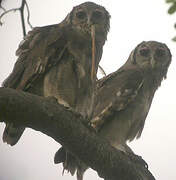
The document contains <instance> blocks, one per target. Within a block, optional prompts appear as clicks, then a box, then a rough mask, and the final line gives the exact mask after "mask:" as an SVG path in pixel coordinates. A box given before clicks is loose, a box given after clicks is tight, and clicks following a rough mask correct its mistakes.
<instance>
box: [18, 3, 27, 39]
mask: <svg viewBox="0 0 176 180" xmlns="http://www.w3.org/2000/svg"><path fill="white" fill-rule="evenodd" d="M25 3H26V0H22V3H21V7H20V8H19V11H20V17H21V24H22V29H23V36H25V35H26V27H25V21H24V7H25Z"/></svg>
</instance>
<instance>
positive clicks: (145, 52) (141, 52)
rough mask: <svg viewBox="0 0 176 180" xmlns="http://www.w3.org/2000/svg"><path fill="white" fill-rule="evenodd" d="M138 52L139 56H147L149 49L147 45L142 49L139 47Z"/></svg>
mask: <svg viewBox="0 0 176 180" xmlns="http://www.w3.org/2000/svg"><path fill="white" fill-rule="evenodd" d="M139 53H140V55H141V56H144V57H148V56H149V54H150V49H148V48H147V47H146V48H142V49H140V51H139Z"/></svg>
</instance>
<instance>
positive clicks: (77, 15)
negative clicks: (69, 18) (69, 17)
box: [76, 11, 86, 19]
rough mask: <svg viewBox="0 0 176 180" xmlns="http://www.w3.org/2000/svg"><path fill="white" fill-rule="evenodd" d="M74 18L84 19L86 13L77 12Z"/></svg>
mask: <svg viewBox="0 0 176 180" xmlns="http://www.w3.org/2000/svg"><path fill="white" fill-rule="evenodd" d="M76 17H77V18H78V19H85V18H86V13H85V12H84V11H79V12H77V13H76Z"/></svg>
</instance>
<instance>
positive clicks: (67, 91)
mask: <svg viewBox="0 0 176 180" xmlns="http://www.w3.org/2000/svg"><path fill="white" fill-rule="evenodd" d="M109 20H110V15H109V13H108V12H107V11H106V9H105V8H104V7H102V6H100V5H97V4H95V3H93V2H85V3H83V4H80V5H78V6H76V7H74V8H73V10H72V11H71V12H70V13H69V14H68V15H67V17H66V18H65V19H64V20H63V21H62V22H61V23H60V24H55V25H50V26H45V27H37V28H34V29H33V30H32V31H30V32H29V33H28V34H27V36H25V37H24V40H23V41H22V42H21V43H20V45H19V48H18V49H17V51H16V55H17V56H19V57H18V59H17V62H16V64H15V66H14V69H13V71H12V73H11V74H10V76H9V77H8V78H7V79H6V80H5V81H4V83H3V86H4V87H10V88H14V89H17V90H23V91H27V92H30V93H33V94H37V95H40V96H45V97H47V96H54V97H55V98H57V100H58V102H59V103H60V104H64V105H65V106H68V107H71V108H72V109H74V110H75V111H77V112H79V113H81V114H82V115H83V116H84V117H85V118H89V117H90V116H91V114H92V104H93V94H94V92H93V91H94V79H96V77H95V76H93V78H94V79H92V77H91V73H92V71H91V70H92V56H93V53H92V46H93V44H92V41H93V40H92V34H91V33H92V32H94V38H95V40H94V46H95V47H94V50H95V57H94V60H95V62H94V66H93V68H94V71H95V72H94V74H96V72H97V69H98V64H99V61H100V59H101V56H102V51H103V45H104V43H105V41H106V39H107V33H108V31H109V27H110V26H109ZM92 27H93V28H92ZM92 29H93V30H94V31H92ZM24 129H25V127H20V126H18V125H15V124H12V123H8V124H6V128H5V130H4V134H3V141H4V142H7V143H8V144H10V145H15V144H16V143H17V142H18V140H19V138H20V137H21V135H22V133H23V131H24Z"/></svg>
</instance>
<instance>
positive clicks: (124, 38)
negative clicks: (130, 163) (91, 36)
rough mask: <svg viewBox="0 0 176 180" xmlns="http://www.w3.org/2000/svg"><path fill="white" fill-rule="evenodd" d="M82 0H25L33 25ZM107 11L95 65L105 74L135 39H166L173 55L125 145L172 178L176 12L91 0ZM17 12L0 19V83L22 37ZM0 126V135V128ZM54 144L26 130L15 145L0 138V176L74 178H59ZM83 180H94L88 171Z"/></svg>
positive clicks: (147, 4)
mask: <svg viewBox="0 0 176 180" xmlns="http://www.w3.org/2000/svg"><path fill="white" fill-rule="evenodd" d="M15 2H20V0H18V1H8V0H7V2H6V3H5V4H4V6H5V7H7V9H8V8H10V7H17V6H18V4H15ZM82 2H85V1H82V0H63V1H61V0H60V1H58V0H52V1H49V0H45V1H41V0H40V1H39V0H38V1H36V0H30V1H29V0H28V3H29V7H30V9H31V23H32V25H33V26H44V25H49V24H55V23H59V22H60V21H61V20H63V19H64V17H65V16H66V15H67V13H69V12H70V11H71V9H72V7H73V6H75V5H78V4H80V3H82ZM93 2H95V3H98V4H101V5H103V6H105V7H106V9H107V10H108V11H109V12H110V14H111V16H112V18H111V30H110V33H109V35H108V41H107V43H106V45H105V47H104V53H103V58H102V61H101V66H102V67H103V68H104V69H105V71H106V72H107V73H110V72H113V71H115V70H117V69H118V68H119V67H120V66H121V65H122V64H123V63H124V62H125V61H126V60H127V57H128V56H129V54H130V52H131V51H132V50H133V49H134V48H135V46H136V45H137V44H139V43H140V42H141V41H144V40H145V41H148V40H156V41H160V42H163V43H166V44H167V45H168V47H169V48H170V49H171V53H172V55H173V59H172V63H171V66H170V68H169V72H168V78H167V79H166V80H165V81H164V82H163V83H162V85H161V87H160V88H159V90H158V91H157V93H156V95H155V97H154V100H153V103H152V106H151V109H150V112H149V115H148V117H147V119H146V123H145V127H144V130H143V133H142V137H141V138H140V139H139V140H135V141H133V142H132V143H130V144H129V145H130V146H131V147H132V149H133V150H134V152H135V153H136V154H138V155H141V156H142V157H143V158H144V159H145V160H146V161H147V163H148V165H149V169H150V171H151V172H152V173H153V175H154V176H155V178H156V179H157V180H175V179H176V170H175V162H176V141H175V139H176V122H175V121H176V118H175V116H176V109H175V107H176V93H175V92H176V61H175V57H176V43H174V42H172V41H171V38H172V37H174V35H176V31H175V30H174V28H173V25H174V23H175V18H176V15H173V16H170V15H168V14H167V9H168V6H167V5H166V4H165V0H140V1H139V0H132V1H131V0H128V1H123V0H121V1H113V0H94V1H93ZM19 20H20V19H19V14H18V12H16V13H11V14H9V15H6V16H5V17H4V19H3V22H4V25H3V26H2V27H0V40H1V43H0V50H1V55H0V83H2V82H3V80H4V79H5V78H6V77H7V76H8V74H9V73H10V72H11V71H12V68H13V65H14V63H15V61H16V57H15V50H16V49H17V47H18V44H19V42H20V40H21V39H22V30H21V24H20V21H19ZM4 126H5V125H4V124H2V123H1V124H0V137H2V132H3V129H4ZM59 147H60V145H59V144H58V143H56V142H55V141H54V140H53V139H51V138H50V137H47V136H46V135H43V134H42V133H40V132H36V131H34V130H31V129H27V130H26V131H25V133H24V134H23V136H22V138H21V139H20V141H19V143H18V144H17V145H15V146H13V147H10V146H8V145H7V144H4V143H3V142H2V139H0V180H40V179H42V180H48V179H51V180H58V179H60V180H61V179H63V180H71V179H75V177H71V176H70V175H67V174H66V175H64V176H62V167H61V165H54V162H53V157H54V154H55V152H56V151H57V149H58V148H59ZM84 179H85V180H90V179H91V180H98V179H100V178H99V177H98V176H97V175H96V173H95V172H93V171H91V170H89V171H87V173H86V175H85V178H84Z"/></svg>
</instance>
